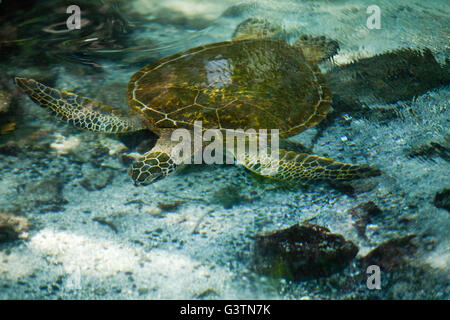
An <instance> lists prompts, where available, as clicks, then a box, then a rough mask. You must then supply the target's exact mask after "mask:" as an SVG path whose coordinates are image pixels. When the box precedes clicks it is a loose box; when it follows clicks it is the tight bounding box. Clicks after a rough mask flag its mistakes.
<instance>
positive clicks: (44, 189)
mask: <svg viewBox="0 0 450 320" xmlns="http://www.w3.org/2000/svg"><path fill="white" fill-rule="evenodd" d="M63 187H64V183H63V182H62V181H61V180H59V179H57V178H46V179H42V180H40V181H39V182H37V183H35V184H30V185H27V187H26V188H25V191H24V195H25V198H26V200H28V201H31V202H33V203H34V204H36V205H47V204H65V203H67V200H66V199H64V197H63V193H62V190H63Z"/></svg>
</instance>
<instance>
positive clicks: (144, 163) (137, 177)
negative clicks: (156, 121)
mask: <svg viewBox="0 0 450 320" xmlns="http://www.w3.org/2000/svg"><path fill="white" fill-rule="evenodd" d="M173 132H174V129H167V128H164V129H160V132H159V133H158V134H159V139H158V141H157V142H156V145H155V146H154V147H153V149H151V150H150V151H148V152H147V153H145V154H144V155H143V156H142V157H140V158H139V159H138V160H136V161H135V162H134V163H133V164H132V165H131V168H130V169H129V170H128V174H129V175H130V176H131V178H132V179H133V182H134V184H135V185H136V186H145V185H148V184H150V183H153V182H155V181H157V180H160V179H163V178H165V177H167V176H168V175H170V174H171V173H173V172H175V171H176V170H177V168H178V166H179V165H182V164H184V163H186V162H187V161H186V160H187V159H188V158H189V159H190V158H191V157H192V155H193V154H194V153H195V152H196V151H198V150H199V149H200V148H201V146H195V145H194V143H193V141H191V140H188V141H183V142H182V143H181V144H180V142H179V141H173V140H172V133H173ZM184 143H187V144H184ZM180 146H182V147H187V148H182V149H177V148H178V147H180ZM180 150H183V152H180Z"/></svg>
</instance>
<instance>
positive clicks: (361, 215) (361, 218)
mask: <svg viewBox="0 0 450 320" xmlns="http://www.w3.org/2000/svg"><path fill="white" fill-rule="evenodd" d="M349 213H350V214H351V216H352V218H353V221H354V222H353V226H354V227H355V228H356V231H357V232H358V235H359V236H360V237H362V238H365V237H366V226H367V224H368V223H370V221H371V218H372V217H374V216H376V215H379V214H380V213H381V210H380V208H378V207H377V205H376V204H375V203H374V202H373V201H368V202H362V203H360V204H358V205H357V206H356V207H353V208H351V209H350V210H349Z"/></svg>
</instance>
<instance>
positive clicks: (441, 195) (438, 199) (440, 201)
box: [433, 189, 450, 212]
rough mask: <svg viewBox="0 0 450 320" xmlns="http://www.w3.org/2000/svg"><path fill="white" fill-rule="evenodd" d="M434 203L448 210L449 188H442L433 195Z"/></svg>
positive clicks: (449, 204) (449, 205)
mask: <svg viewBox="0 0 450 320" xmlns="http://www.w3.org/2000/svg"><path fill="white" fill-rule="evenodd" d="M433 203H434V205H435V206H436V207H438V208H442V209H445V210H447V211H449V212H450V189H444V190H442V191H440V192H438V193H436V196H435V197H434V201H433Z"/></svg>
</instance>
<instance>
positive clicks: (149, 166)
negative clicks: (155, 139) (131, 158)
mask: <svg viewBox="0 0 450 320" xmlns="http://www.w3.org/2000/svg"><path fill="white" fill-rule="evenodd" d="M175 169H176V164H175V162H174V161H173V160H172V159H171V158H170V156H169V155H168V154H167V153H165V152H160V151H157V152H148V153H146V154H145V155H144V156H143V157H142V158H140V159H139V160H137V161H135V162H134V163H133V164H132V166H131V168H130V169H129V170H128V174H129V175H130V176H131V178H132V179H133V182H134V185H135V186H146V185H149V184H150V183H153V182H155V181H157V180H160V179H162V178H164V177H166V176H168V175H169V174H171V173H172V172H174V171H175Z"/></svg>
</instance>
